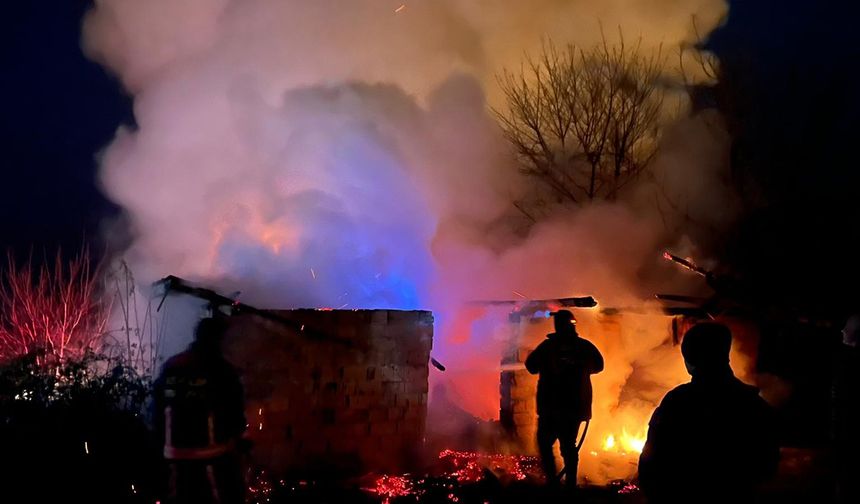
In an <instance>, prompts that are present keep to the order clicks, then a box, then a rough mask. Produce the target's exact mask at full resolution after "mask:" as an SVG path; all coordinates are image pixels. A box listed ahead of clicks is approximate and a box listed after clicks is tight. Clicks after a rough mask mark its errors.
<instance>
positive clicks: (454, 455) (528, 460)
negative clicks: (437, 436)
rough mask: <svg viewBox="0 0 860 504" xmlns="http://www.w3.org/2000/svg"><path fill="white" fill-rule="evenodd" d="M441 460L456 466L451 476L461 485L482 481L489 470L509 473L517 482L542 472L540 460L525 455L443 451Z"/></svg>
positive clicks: (440, 455)
mask: <svg viewBox="0 0 860 504" xmlns="http://www.w3.org/2000/svg"><path fill="white" fill-rule="evenodd" d="M439 458H440V459H441V460H445V461H448V462H450V463H451V464H452V465H453V466H454V471H453V472H452V473H451V476H452V477H454V478H456V479H457V481H458V482H460V483H465V482H475V481H480V480H481V479H483V478H484V471H485V470H487V469H489V470H490V471H493V472H505V473H508V474H510V475H512V476H513V477H514V479H517V480H524V479H526V478H527V477H528V475H529V474H537V473H539V472H540V462H539V460H538V458H537V457H530V456H525V455H502V454H488V453H476V452H461V451H454V450H443V451H442V452H441V453H440V454H439Z"/></svg>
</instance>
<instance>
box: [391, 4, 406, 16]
mask: <svg viewBox="0 0 860 504" xmlns="http://www.w3.org/2000/svg"><path fill="white" fill-rule="evenodd" d="M405 8H406V4H401V5H400V7H398V8H396V9H394V12H395V13H396V14H400V12H402V11H403V9H405Z"/></svg>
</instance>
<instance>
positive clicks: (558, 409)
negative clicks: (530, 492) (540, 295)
mask: <svg viewBox="0 0 860 504" xmlns="http://www.w3.org/2000/svg"><path fill="white" fill-rule="evenodd" d="M553 316H554V321H553V322H554V325H555V332H554V333H551V334H548V335H547V339H545V340H544V341H542V342H541V343H540V345H538V346H537V348H535V349H534V351H532V353H530V354H529V356H528V357H527V358H526V362H525V364H526V369H527V370H528V371H529V373H531V374H539V375H540V376H539V378H538V387H537V411H538V428H537V445H538V450H539V451H540V456H541V464H542V466H543V470H544V473H545V474H546V477H547V481H548V482H549V483H550V484H556V483H557V482H558V478H559V475H558V473H557V472H556V464H555V455H554V454H553V445H554V444H555V442H556V441H558V443H559V448H560V451H561V456H562V458H563V459H564V464H565V469H564V472H565V474H566V479H565V480H566V482H567V485H568V486H570V487H571V488H573V487H575V485H576V468H577V465H578V463H579V449H578V447H577V445H576V437H577V433H578V432H579V427H580V424H581V423H582V422H587V421H589V420H590V419H591V399H592V389H591V375H592V374H595V373H599V372H601V371H602V370H603V356H601V355H600V352H599V351H598V350H597V347H595V346H594V345H593V344H592V343H591V342H590V341H587V340H585V339H583V338H580V337H579V335H578V334H577V332H576V325H575V324H576V319H575V318H574V316H573V313H571V312H570V311H568V310H559V311H557V312H555V313H554V314H553Z"/></svg>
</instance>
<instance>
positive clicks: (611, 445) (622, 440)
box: [602, 427, 648, 454]
mask: <svg viewBox="0 0 860 504" xmlns="http://www.w3.org/2000/svg"><path fill="white" fill-rule="evenodd" d="M647 437H648V428H647V427H646V428H645V429H644V430H643V431H640V432H638V433H636V434H630V433H629V432H628V431H627V429H626V428H622V429H621V434H620V435H619V436H618V437H616V436H615V434H613V433H609V434H607V435H606V437H605V438H604V440H603V444H602V449H603V451H605V452H616V453H621V454H631V453H642V449H643V448H645V440H646V439H647Z"/></svg>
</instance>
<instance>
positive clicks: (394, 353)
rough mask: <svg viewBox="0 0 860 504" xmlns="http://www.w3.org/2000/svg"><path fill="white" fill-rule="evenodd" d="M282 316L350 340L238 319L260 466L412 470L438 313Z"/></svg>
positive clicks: (232, 351) (286, 470) (232, 354)
mask: <svg viewBox="0 0 860 504" xmlns="http://www.w3.org/2000/svg"><path fill="white" fill-rule="evenodd" d="M277 313H278V315H280V316H282V317H284V318H288V319H290V320H294V321H295V322H297V323H298V324H301V325H304V326H305V328H306V330H307V331H308V332H311V331H313V332H315V333H319V334H321V335H327V336H333V337H335V338H337V339H339V340H341V341H345V342H347V343H348V344H343V343H338V342H334V341H331V340H328V339H313V338H308V337H306V335H305V334H300V332H299V331H296V330H291V329H289V328H287V327H286V326H284V325H283V324H278V323H275V322H269V321H265V320H262V319H260V318H258V317H253V316H241V317H237V318H235V319H234V320H233V322H232V325H231V329H230V331H229V333H228V336H227V339H226V341H225V355H227V358H228V359H229V360H230V361H231V362H232V363H233V364H234V365H235V366H236V367H237V369H238V370H239V372H240V374H241V375H242V382H243V385H244V387H245V404H246V415H247V418H248V423H249V427H248V429H249V434H250V438H251V440H252V441H253V442H254V448H253V453H252V459H253V461H254V462H255V464H257V465H258V466H260V467H263V468H266V469H268V470H270V471H272V472H273V473H275V474H296V473H311V474H313V473H322V472H324V473H327V474H332V473H337V474H361V473H364V472H367V471H372V470H377V471H402V470H408V469H409V468H410V466H411V465H412V464H413V463H414V462H415V460H416V456H415V455H416V453H418V452H419V451H420V448H421V445H422V441H423V436H424V423H425V418H426V413H427V390H428V382H427V379H428V361H429V358H430V350H431V347H432V341H433V315H432V314H431V313H430V312H425V311H395V310H356V311H353V310H348V311H347V310H334V311H319V310H288V311H279V312H277Z"/></svg>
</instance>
